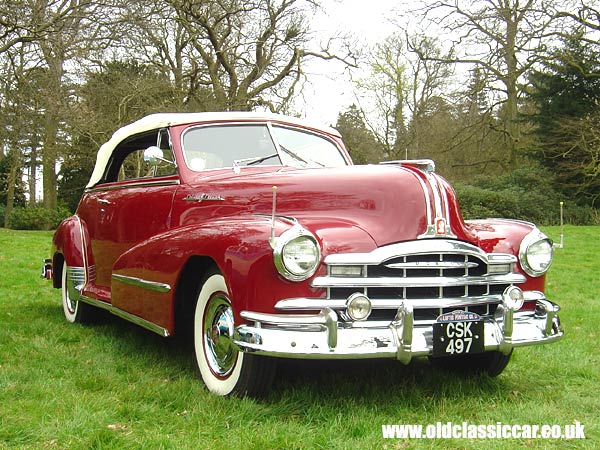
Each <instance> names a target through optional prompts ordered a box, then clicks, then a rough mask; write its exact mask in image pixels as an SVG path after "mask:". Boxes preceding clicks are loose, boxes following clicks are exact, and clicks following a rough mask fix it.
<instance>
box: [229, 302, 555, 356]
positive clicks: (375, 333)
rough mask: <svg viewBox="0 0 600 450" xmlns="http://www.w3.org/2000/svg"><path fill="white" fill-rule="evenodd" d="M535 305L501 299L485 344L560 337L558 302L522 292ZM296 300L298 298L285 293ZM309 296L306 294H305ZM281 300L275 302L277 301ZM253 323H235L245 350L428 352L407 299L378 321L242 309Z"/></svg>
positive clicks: (426, 328) (427, 331) (487, 323)
mask: <svg viewBox="0 0 600 450" xmlns="http://www.w3.org/2000/svg"><path fill="white" fill-rule="evenodd" d="M523 297H524V301H526V302H531V301H535V302H536V308H535V310H527V311H516V310H515V308H514V305H513V304H512V302H511V301H510V299H506V298H504V299H503V302H502V303H500V304H499V305H498V306H497V308H496V311H495V313H494V315H493V316H492V317H484V318H482V320H483V321H484V350H485V351H495V350H496V351H500V352H502V353H504V354H509V353H510V352H511V350H512V349H513V348H515V347H521V346H526V345H537V344H545V343H549V342H553V341H556V340H558V339H560V338H561V337H562V335H563V330H562V328H561V325H560V319H559V317H558V311H559V310H560V308H559V306H558V305H556V304H554V303H552V302H551V301H549V300H547V299H546V298H545V296H544V294H542V293H541V292H538V291H525V292H523ZM290 300H291V301H292V302H298V300H299V299H290ZM307 300H308V299H307ZM285 304H286V300H283V301H281V302H279V303H278V305H279V306H280V307H281V306H283V305H285ZM241 315H242V317H243V318H244V319H246V320H247V321H249V322H251V323H252V324H245V325H241V326H238V327H237V328H236V335H235V343H236V344H237V346H238V347H239V348H240V349H241V350H242V351H245V352H254V353H257V354H262V355H271V356H278V357H288V358H306V359H359V358H396V359H397V360H399V361H401V362H402V363H404V364H408V363H409V362H410V360H411V359H412V358H413V357H420V356H431V355H432V354H433V322H418V323H417V322H416V321H415V320H414V315H413V305H412V302H409V301H406V302H401V304H400V306H399V307H398V310H397V313H396V316H395V318H394V320H393V321H392V322H391V323H389V324H387V325H381V324H376V323H369V322H353V323H346V322H343V321H340V320H339V317H338V313H337V312H336V311H334V310H333V309H332V308H328V307H325V308H323V309H321V310H320V311H319V312H318V313H317V314H264V313H258V312H250V311H243V312H242V313H241Z"/></svg>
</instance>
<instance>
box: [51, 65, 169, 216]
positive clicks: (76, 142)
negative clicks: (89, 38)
mask: <svg viewBox="0 0 600 450" xmlns="http://www.w3.org/2000/svg"><path fill="white" fill-rule="evenodd" d="M74 93H75V94H76V96H77V99H78V101H77V103H76V104H74V105H73V106H72V108H73V111H72V114H71V115H69V116H68V120H67V122H68V123H67V124H65V130H66V131H67V132H68V134H69V136H70V140H69V145H68V146H67V147H66V148H65V151H64V152H63V153H62V154H61V155H60V156H61V167H60V172H59V177H58V199H59V200H60V201H62V202H64V203H65V204H66V205H67V206H68V208H69V209H70V210H71V211H74V210H75V208H76V207H77V204H78V203H79V199H80V197H81V194H82V192H83V189H84V187H85V185H86V184H87V182H88V180H89V177H90V175H91V173H92V170H93V168H94V164H95V161H96V153H97V151H98V148H99V147H100V145H102V143H104V142H105V141H107V140H108V139H109V138H110V136H111V135H112V133H114V131H115V130H116V129H117V128H119V127H121V126H124V125H126V124H128V123H131V122H133V121H135V120H137V119H139V118H140V117H143V116H145V115H148V114H152V113H157V112H168V111H176V110H178V109H177V104H178V101H179V99H178V95H177V93H176V87H175V86H174V85H173V83H172V82H171V80H170V79H169V78H168V76H166V75H164V74H162V73H160V72H158V71H157V70H156V69H155V68H154V67H149V66H147V65H143V64H140V63H138V62H136V61H111V62H107V63H104V64H103V66H102V67H101V69H100V70H97V71H90V72H88V73H87V74H86V76H85V80H84V83H83V84H82V85H80V86H77V87H76V88H75V89H74Z"/></svg>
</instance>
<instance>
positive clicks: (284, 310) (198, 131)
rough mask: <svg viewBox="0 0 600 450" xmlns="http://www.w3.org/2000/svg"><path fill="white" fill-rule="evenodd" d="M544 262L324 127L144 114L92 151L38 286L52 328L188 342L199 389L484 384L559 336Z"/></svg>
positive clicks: (533, 242)
mask: <svg viewBox="0 0 600 450" xmlns="http://www.w3.org/2000/svg"><path fill="white" fill-rule="evenodd" d="M552 255H553V250H552V242H551V241H550V240H549V239H548V238H547V237H546V236H545V235H544V234H543V233H542V232H541V231H540V230H539V229H538V228H536V227H535V226H534V225H532V224H530V223H525V222H520V221H514V220H503V219H487V220H477V221H464V220H463V218H462V217H461V214H460V210H459V206H458V202H457V199H456V195H455V193H454V191H453V189H452V188H451V187H450V185H449V184H448V183H447V182H446V181H445V180H444V179H443V178H442V177H440V176H439V175H437V174H436V173H435V170H434V164H433V162H431V161H429V160H418V161H391V162H386V163H383V164H379V165H368V166H355V165H353V164H352V161H351V159H350V157H349V155H348V153H347V152H346V150H345V148H344V145H343V143H342V140H341V137H340V135H339V134H338V132H337V131H335V130H333V129H330V128H324V127H320V126H316V125H314V124H311V123H307V122H305V121H303V120H299V119H295V118H291V117H285V116H280V115H275V114H262V113H243V112H228V113H197V114H156V115H151V116H148V117H145V118H143V119H141V120H139V121H137V122H135V123H132V124H130V125H128V126H125V127H123V128H121V129H120V130H118V131H117V132H116V133H115V134H114V135H113V137H112V138H111V139H110V140H109V141H108V142H107V143H105V144H104V145H103V146H102V147H101V148H100V150H99V152H98V156H97V161H96V166H95V169H94V171H93V173H92V176H91V179H90V181H89V183H88V185H87V187H86V189H85V193H84V194H83V197H82V199H81V202H80V204H79V207H78V209H77V212H76V213H75V215H73V216H72V217H70V218H68V219H66V220H65V221H64V222H63V223H62V224H61V225H60V226H59V228H58V229H57V231H56V233H55V235H54V239H53V250H52V254H51V258H50V259H47V260H46V261H45V264H44V276H46V277H47V278H50V279H52V282H53V285H54V287H56V288H62V303H63V309H64V313H65V316H66V318H67V320H68V321H69V322H85V321H87V320H89V319H91V318H92V317H93V315H94V313H95V312H96V311H97V308H102V309H105V310H108V311H110V312H111V313H114V314H116V315H118V316H120V317H122V318H124V319H126V320H129V321H131V322H134V323H136V324H138V325H141V326H142V327H145V328H147V329H149V330H152V331H154V332H156V333H159V334H160V335H162V336H165V337H167V336H172V335H175V334H176V333H178V334H183V335H185V333H184V332H189V333H191V336H192V338H193V341H194V348H195V353H196V359H197V363H198V367H199V370H200V374H201V376H202V379H203V381H204V383H205V384H206V386H207V387H208V389H209V390H210V391H212V392H214V393H216V394H219V395H229V394H236V395H242V396H243V395H260V394H262V393H264V392H265V391H266V390H267V389H268V388H269V386H270V385H271V383H272V381H273V376H274V369H275V363H276V361H277V359H278V357H284V358H299V359H302V358H312V359H319V358H321V359H353V358H395V359H397V360H399V361H400V362H402V363H404V364H408V363H409V362H410V361H411V360H412V359H413V358H417V357H429V358H431V359H432V360H433V361H435V362H438V363H440V364H442V365H444V364H446V365H456V364H458V365H460V366H462V367H466V368H469V369H472V370H475V371H486V372H488V373H489V374H490V375H492V376H494V375H498V374H499V373H500V372H502V370H503V369H504V368H505V367H506V365H507V364H508V362H509V359H510V356H511V354H512V352H513V349H514V348H515V347H519V346H524V345H535V344H543V343H547V342H553V341H555V340H557V339H559V338H560V337H561V336H562V334H563V331H562V329H561V326H560V321H559V318H558V311H559V307H558V306H557V305H556V304H554V303H552V302H551V301H549V300H547V299H546V297H545V295H544V282H545V273H546V271H547V269H548V268H549V266H550V264H551V262H552Z"/></svg>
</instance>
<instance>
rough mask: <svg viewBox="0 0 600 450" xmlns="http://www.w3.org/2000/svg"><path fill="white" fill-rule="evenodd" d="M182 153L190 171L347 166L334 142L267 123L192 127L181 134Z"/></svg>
mask: <svg viewBox="0 0 600 450" xmlns="http://www.w3.org/2000/svg"><path fill="white" fill-rule="evenodd" d="M183 152H184V156H185V160H186V163H187V165H188V167H189V168H190V169H192V170H204V169H218V168H223V167H243V166H253V165H276V166H290V167H336V166H345V165H347V162H346V160H345V159H344V157H343V155H342V153H341V152H340V149H339V148H338V147H337V145H336V144H335V143H334V142H333V141H331V140H329V139H327V138H325V137H323V136H320V135H318V134H314V133H310V132H305V131H300V130H298V129H295V128H287V127H283V126H269V125H267V124H247V125H246V124H241V125H240V124H235V125H215V126H201V127H194V128H191V129H189V130H187V131H186V132H185V134H184V135H183Z"/></svg>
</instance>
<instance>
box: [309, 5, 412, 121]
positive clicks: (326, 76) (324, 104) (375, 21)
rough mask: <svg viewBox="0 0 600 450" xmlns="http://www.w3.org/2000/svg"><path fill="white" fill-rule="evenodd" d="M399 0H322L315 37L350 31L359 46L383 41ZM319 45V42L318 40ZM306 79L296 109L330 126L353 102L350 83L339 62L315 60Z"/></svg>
mask: <svg viewBox="0 0 600 450" xmlns="http://www.w3.org/2000/svg"><path fill="white" fill-rule="evenodd" d="M399 3H401V2H399V1H398V0H324V1H322V2H321V4H322V6H323V8H324V12H319V13H318V14H317V15H315V17H314V19H313V21H312V22H311V28H312V30H314V31H315V32H316V35H317V36H323V37H326V36H333V35H335V34H336V32H339V33H341V34H346V33H352V34H353V35H355V36H356V38H357V39H358V40H359V42H360V45H363V46H372V45H374V44H375V43H377V42H381V41H383V39H385V37H386V36H388V35H390V34H391V33H392V32H393V31H394V30H395V29H396V27H395V26H394V25H393V24H392V23H391V22H390V19H392V18H394V16H395V15H396V13H393V12H392V11H393V9H394V8H397V7H398V4H399ZM317 44H318V42H317ZM307 70H308V72H309V82H308V83H306V84H305V85H304V88H303V90H302V92H301V96H302V98H301V99H300V100H299V102H298V104H297V108H298V109H299V110H300V111H301V112H302V113H303V114H304V116H305V117H306V118H307V119H311V120H314V121H317V122H321V123H324V124H326V125H333V124H335V122H336V120H337V115H338V113H339V112H341V111H343V110H345V109H346V108H347V107H348V106H349V105H351V104H352V103H355V97H354V92H353V85H352V83H351V81H350V78H349V76H348V74H347V73H343V72H342V66H341V64H335V63H332V62H314V63H313V64H311V65H310V66H309V67H308V68H307Z"/></svg>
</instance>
